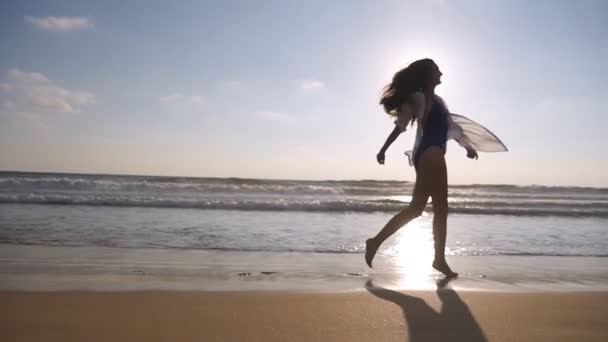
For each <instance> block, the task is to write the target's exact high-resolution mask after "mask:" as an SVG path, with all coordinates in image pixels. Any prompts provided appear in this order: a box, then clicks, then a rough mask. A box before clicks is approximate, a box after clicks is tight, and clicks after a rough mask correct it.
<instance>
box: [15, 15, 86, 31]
mask: <svg viewBox="0 0 608 342" xmlns="http://www.w3.org/2000/svg"><path fill="white" fill-rule="evenodd" d="M24 19H25V22H26V23H28V24H29V25H32V26H33V27H35V28H37V29H40V30H44V31H57V32H69V31H77V30H86V29H90V28H93V22H92V21H91V20H90V19H88V18H85V17H31V16H29V15H27V16H25V17H24Z"/></svg>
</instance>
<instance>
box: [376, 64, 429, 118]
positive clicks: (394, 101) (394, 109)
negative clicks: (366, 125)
mask: <svg viewBox="0 0 608 342" xmlns="http://www.w3.org/2000/svg"><path fill="white" fill-rule="evenodd" d="M434 65H435V62H433V60H432V59H429V58H425V59H420V60H417V61H415V62H413V63H412V64H410V65H408V66H407V67H406V68H404V69H401V70H399V71H398V72H397V73H395V76H393V81H392V82H391V83H390V84H389V85H387V86H386V87H384V89H383V91H382V97H381V98H380V104H381V105H382V106H383V107H384V111H385V112H386V113H387V114H389V115H391V116H397V115H399V111H400V110H401V105H403V103H404V102H405V101H407V100H408V98H409V96H410V95H411V94H412V93H414V92H416V91H419V90H423V89H424V87H425V85H426V83H427V82H428V80H429V76H430V75H431V71H432V70H433V66H434ZM415 120H416V118H412V124H413V123H414V121H415Z"/></svg>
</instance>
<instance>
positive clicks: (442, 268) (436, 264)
mask: <svg viewBox="0 0 608 342" xmlns="http://www.w3.org/2000/svg"><path fill="white" fill-rule="evenodd" d="M433 268H434V269H436V270H437V271H439V272H441V273H443V274H444V275H445V277H446V278H456V277H458V273H456V272H454V271H452V269H451V268H450V266H448V263H447V262H446V261H445V260H441V261H438V260H435V261H433Z"/></svg>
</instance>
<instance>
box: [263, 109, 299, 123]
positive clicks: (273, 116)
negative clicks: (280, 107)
mask: <svg viewBox="0 0 608 342" xmlns="http://www.w3.org/2000/svg"><path fill="white" fill-rule="evenodd" d="M255 115H256V116H257V117H259V118H261V119H264V120H271V121H280V122H291V121H295V117H293V116H291V115H289V114H284V113H277V112H273V111H269V110H264V111H261V112H256V113H255Z"/></svg>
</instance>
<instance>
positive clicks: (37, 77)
mask: <svg viewBox="0 0 608 342" xmlns="http://www.w3.org/2000/svg"><path fill="white" fill-rule="evenodd" d="M8 76H9V82H8V83H1V86H0V88H1V89H2V90H3V91H4V92H5V93H7V94H8V95H7V96H6V97H5V99H4V102H3V103H4V104H5V105H3V109H4V110H9V109H10V110H11V111H13V112H17V113H22V114H23V113H28V114H30V115H33V114H39V113H40V112H43V113H45V114H46V112H60V113H74V112H78V111H80V108H81V107H84V106H86V105H88V104H91V103H93V102H94V101H95V96H94V95H93V94H91V93H89V92H86V91H78V90H69V89H66V88H63V87H61V86H59V85H57V84H55V83H53V82H52V81H51V80H49V79H48V77H46V76H45V75H43V74H40V73H36V72H24V71H21V70H19V69H17V68H14V69H11V70H10V71H9V72H8ZM6 104H10V106H7V105H6Z"/></svg>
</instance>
